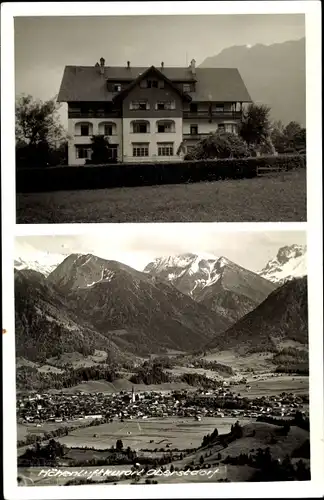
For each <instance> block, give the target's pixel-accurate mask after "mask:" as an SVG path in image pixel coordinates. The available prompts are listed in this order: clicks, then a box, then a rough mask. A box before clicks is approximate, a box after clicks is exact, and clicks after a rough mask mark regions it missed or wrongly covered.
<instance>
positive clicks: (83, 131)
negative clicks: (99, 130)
mask: <svg viewBox="0 0 324 500" xmlns="http://www.w3.org/2000/svg"><path fill="white" fill-rule="evenodd" d="M80 130H81V135H89V125H81V127H80Z"/></svg>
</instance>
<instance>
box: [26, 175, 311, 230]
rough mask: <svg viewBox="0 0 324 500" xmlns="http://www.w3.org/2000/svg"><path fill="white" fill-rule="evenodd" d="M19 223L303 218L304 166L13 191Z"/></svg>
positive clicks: (290, 219)
mask: <svg viewBox="0 0 324 500" xmlns="http://www.w3.org/2000/svg"><path fill="white" fill-rule="evenodd" d="M16 199H17V223H19V224H33V223H37V224H40V223H43V224H45V223H82V222H84V223H90V222H190V221H192V222H280V221H284V222H301V221H306V171H305V170H296V171H291V172H285V173H278V174H275V175H265V176H262V177H257V178H254V179H240V180H224V181H216V182H201V183H196V184H175V185H161V186H145V187H134V188H116V189H101V190H85V191H58V192H52V193H28V194H19V193H18V194H17V198H16Z"/></svg>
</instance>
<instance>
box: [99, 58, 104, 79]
mask: <svg viewBox="0 0 324 500" xmlns="http://www.w3.org/2000/svg"><path fill="white" fill-rule="evenodd" d="M104 72H105V60H104V58H103V57H100V73H101V74H102V75H103V74H104Z"/></svg>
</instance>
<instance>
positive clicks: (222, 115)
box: [183, 110, 242, 120]
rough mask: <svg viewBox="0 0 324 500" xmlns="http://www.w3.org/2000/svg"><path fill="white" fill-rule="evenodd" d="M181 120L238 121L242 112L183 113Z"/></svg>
mask: <svg viewBox="0 0 324 500" xmlns="http://www.w3.org/2000/svg"><path fill="white" fill-rule="evenodd" d="M183 118H228V119H232V120H240V119H241V118H242V111H215V110H213V111H208V110H206V111H184V112H183Z"/></svg>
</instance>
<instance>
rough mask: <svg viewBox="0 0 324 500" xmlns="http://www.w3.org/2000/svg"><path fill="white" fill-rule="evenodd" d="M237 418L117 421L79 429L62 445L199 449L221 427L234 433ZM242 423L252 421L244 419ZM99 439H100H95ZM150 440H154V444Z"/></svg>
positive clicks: (223, 431) (59, 439) (221, 431)
mask: <svg viewBox="0 0 324 500" xmlns="http://www.w3.org/2000/svg"><path fill="white" fill-rule="evenodd" d="M236 420H237V418H230V417H225V418H210V417H206V418H203V419H202V420H201V421H200V422H197V421H195V420H194V419H193V418H177V417H174V418H172V417H170V418H163V419H147V420H130V421H127V422H113V423H108V424H102V425H99V426H96V427H95V428H94V427H88V428H84V429H77V430H75V431H73V432H71V433H70V434H69V435H68V436H63V437H60V438H58V441H60V443H62V444H65V445H66V446H68V447H73V446H80V447H83V446H89V447H94V448H97V449H105V448H110V447H111V446H112V445H114V446H115V444H116V440H117V439H121V440H122V441H123V444H124V447H125V448H127V446H130V447H131V448H132V449H135V450H140V449H152V450H154V449H155V448H158V449H160V448H166V447H167V445H169V448H170V449H174V448H178V449H185V448H196V447H198V446H200V445H201V442H202V439H203V436H204V435H206V434H209V433H211V432H212V431H213V430H214V429H215V427H217V429H218V432H219V433H220V434H224V433H227V432H229V431H230V428H231V425H232V424H233V423H234V422H236ZM240 421H242V423H243V422H244V423H247V422H250V421H251V419H240ZM94 436H96V437H94ZM150 441H153V442H152V443H150Z"/></svg>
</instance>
